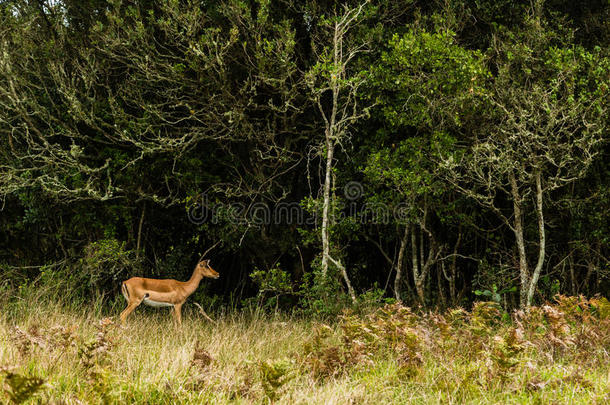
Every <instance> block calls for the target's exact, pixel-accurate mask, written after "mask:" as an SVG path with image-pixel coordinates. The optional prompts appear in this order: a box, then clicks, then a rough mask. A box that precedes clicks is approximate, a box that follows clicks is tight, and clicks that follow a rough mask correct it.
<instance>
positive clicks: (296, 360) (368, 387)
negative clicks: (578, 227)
mask: <svg viewBox="0 0 610 405" xmlns="http://www.w3.org/2000/svg"><path fill="white" fill-rule="evenodd" d="M24 307H27V305H25V306H24ZM31 308H35V309H31V310H20V311H18V312H17V313H14V314H13V315H12V316H10V317H9V316H7V315H5V316H3V317H2V318H0V341H1V342H2V343H1V344H0V375H1V376H2V377H0V383H1V384H2V387H3V391H4V396H3V397H2V399H3V401H10V400H11V399H10V397H9V396H10V395H11V393H12V392H13V391H19V390H21V391H24V390H25V391H24V393H25V396H26V397H28V396H29V397H30V399H29V400H27V401H26V402H29V403H38V402H42V403H57V404H60V403H61V404H83V403H86V404H89V403H159V404H163V403H167V404H170V403H177V402H178V403H193V404H201V403H208V404H214V403H218V404H224V403H229V402H231V403H290V404H292V403H296V404H299V403H300V404H312V403H317V404H349V403H352V404H360V403H362V404H368V403H422V404H424V403H425V404H434V403H443V404H445V403H449V404H453V403H455V404H461V403H497V404H500V403H545V404H546V403H583V404H585V403H586V404H591V403H598V404H605V403H608V402H609V401H610V388H609V387H610V366H609V359H610V355H609V353H608V351H609V350H610V341H609V340H608V338H609V336H610V327H609V323H608V322H610V321H608V320H607V319H605V320H604V319H602V318H600V316H599V314H595V316H591V317H590V318H586V317H588V316H589V315H586V316H583V315H581V314H579V313H576V314H573V315H570V314H569V313H568V312H569V311H568V309H569V308H568V309H566V308H567V307H565V306H564V307H562V306H561V305H558V306H553V307H549V308H551V309H549V308H546V307H544V308H541V309H535V310H534V311H532V313H530V314H529V315H525V314H515V316H516V317H517V318H516V319H515V320H514V321H513V323H512V324H508V323H506V322H503V321H502V320H501V319H500V318H499V313H496V312H494V308H493V306H485V305H483V306H481V307H479V308H476V309H475V311H473V313H472V314H471V313H467V312H465V311H454V312H452V313H446V314H419V315H415V314H413V313H412V312H410V311H408V310H406V309H404V308H400V307H388V308H386V309H385V311H378V312H377V313H375V314H371V315H369V316H351V315H349V316H348V315H346V316H344V317H343V318H342V320H341V321H339V322H337V323H336V324H334V325H329V326H328V327H326V326H321V325H318V324H315V323H313V322H309V321H307V320H302V319H280V318H275V319H271V318H267V317H262V316H249V317H245V316H240V315H232V316H226V317H224V318H221V319H218V324H217V325H212V324H210V323H209V322H207V321H205V320H204V319H203V318H201V317H200V316H199V315H198V314H197V313H196V312H195V311H192V312H191V313H189V314H187V316H185V320H184V324H183V327H182V328H181V329H180V330H176V329H175V328H174V326H173V324H172V322H171V318H170V317H169V315H168V314H167V313H166V311H157V312H152V311H138V312H137V313H136V314H135V316H133V317H132V318H130V320H129V323H128V325H127V327H125V328H123V327H121V326H117V325H115V324H114V323H112V322H111V320H104V319H103V318H102V317H101V316H99V315H96V312H97V311H93V313H87V312H86V311H85V310H82V311H81V312H78V311H74V310H71V311H66V310H63V309H61V307H59V306H56V305H50V304H47V305H44V306H43V305H32V306H31ZM554 311H555V312H554ZM312 344H314V345H315V346H316V347H315V348H313V349H312V347H311V346H312ZM9 376H13V377H10V378H13V380H10V381H9ZM15 376H18V377H15ZM18 378H22V379H24V380H23V381H21V380H19V381H17V380H16V379H18ZM36 378H42V379H43V380H44V385H43V386H42V387H41V388H39V389H36V388H31V387H30V388H31V389H32V390H33V392H34V391H35V392H34V393H33V395H30V394H31V393H29V392H27V390H28V389H30V388H28V387H29V386H28V385H27V384H28V383H30V384H33V383H35V382H36V381H35V380H34V379H36ZM28 379H31V380H28ZM15 381H17V382H15ZM17 383H20V384H21V385H19V386H17V385H18V384H17ZM11 384H13V386H11ZM21 391H19V392H21ZM0 392H2V391H0ZM12 400H13V401H15V402H18V401H19V400H21V399H19V398H17V399H15V397H13V399H12Z"/></svg>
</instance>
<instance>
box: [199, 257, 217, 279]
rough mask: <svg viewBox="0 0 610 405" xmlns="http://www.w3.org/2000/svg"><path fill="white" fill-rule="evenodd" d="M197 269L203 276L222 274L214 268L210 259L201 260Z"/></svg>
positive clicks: (215, 276)
mask: <svg viewBox="0 0 610 405" xmlns="http://www.w3.org/2000/svg"><path fill="white" fill-rule="evenodd" d="M197 271H199V272H200V274H201V275H202V276H203V277H208V278H218V277H220V274H218V272H217V271H216V270H214V269H213V268H212V266H210V260H202V261H200V262H199V263H198V264H197Z"/></svg>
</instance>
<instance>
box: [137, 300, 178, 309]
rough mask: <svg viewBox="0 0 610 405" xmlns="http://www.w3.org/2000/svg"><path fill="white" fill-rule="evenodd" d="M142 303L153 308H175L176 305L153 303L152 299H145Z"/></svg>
mask: <svg viewBox="0 0 610 405" xmlns="http://www.w3.org/2000/svg"><path fill="white" fill-rule="evenodd" d="M142 303H144V304H146V305H148V306H151V307H157V308H158V307H173V306H174V304H170V303H169V302H161V301H153V300H151V299H148V298H144V300H143V301H142Z"/></svg>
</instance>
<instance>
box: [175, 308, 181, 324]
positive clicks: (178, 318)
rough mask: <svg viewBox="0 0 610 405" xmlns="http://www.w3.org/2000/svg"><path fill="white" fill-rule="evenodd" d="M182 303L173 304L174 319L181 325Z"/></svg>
mask: <svg viewBox="0 0 610 405" xmlns="http://www.w3.org/2000/svg"><path fill="white" fill-rule="evenodd" d="M181 311H182V304H175V305H174V319H175V320H176V322H177V323H178V326H180V325H182V312H181Z"/></svg>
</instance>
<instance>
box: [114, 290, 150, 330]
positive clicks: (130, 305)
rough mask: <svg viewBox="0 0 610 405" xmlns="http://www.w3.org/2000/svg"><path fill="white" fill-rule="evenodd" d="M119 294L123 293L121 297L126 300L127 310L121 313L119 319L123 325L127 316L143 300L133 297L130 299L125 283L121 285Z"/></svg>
mask: <svg viewBox="0 0 610 405" xmlns="http://www.w3.org/2000/svg"><path fill="white" fill-rule="evenodd" d="M121 293H123V296H124V297H125V299H126V300H127V308H125V309H124V310H123V312H121V315H120V316H119V318H120V319H121V323H122V324H125V319H127V317H128V316H129V314H131V313H132V312H133V311H134V310H135V309H136V308H137V307H138V305H140V304H141V303H142V301H143V300H144V298H142V299H137V298H135V297H132V296H131V294H130V293H129V289H128V288H127V285H126V284H125V283H123V284H121ZM147 295H148V294H147Z"/></svg>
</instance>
